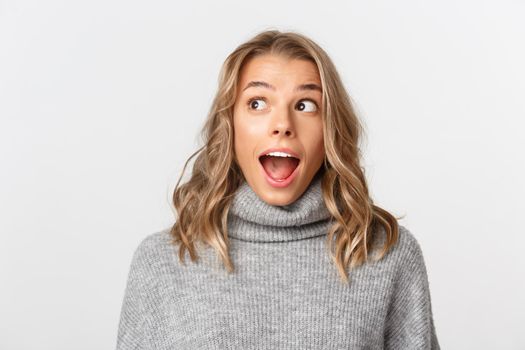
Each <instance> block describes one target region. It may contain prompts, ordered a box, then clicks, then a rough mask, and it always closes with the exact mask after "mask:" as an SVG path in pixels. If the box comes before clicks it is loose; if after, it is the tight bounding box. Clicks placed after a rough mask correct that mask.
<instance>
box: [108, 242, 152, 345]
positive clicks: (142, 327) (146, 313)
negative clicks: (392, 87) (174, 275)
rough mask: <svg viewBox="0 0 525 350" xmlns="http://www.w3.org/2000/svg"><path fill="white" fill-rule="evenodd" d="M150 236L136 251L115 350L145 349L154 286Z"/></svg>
mask: <svg viewBox="0 0 525 350" xmlns="http://www.w3.org/2000/svg"><path fill="white" fill-rule="evenodd" d="M150 241H151V236H150V237H146V238H145V239H144V240H143V241H142V242H141V243H140V244H139V246H138V247H137V248H136V249H135V252H134V254H133V257H132V259H131V265H130V268H129V273H128V277H127V283H126V289H125V292H124V300H123V302H122V306H121V311H120V321H119V326H118V335H117V347H116V349H117V350H128V349H130V350H131V349H134V350H139V349H147V348H148V347H147V339H148V335H149V332H148V330H149V324H150V314H151V305H152V304H151V292H152V290H153V289H152V286H153V274H152V269H151V267H152V264H153V261H152V258H153V256H152V252H151V250H152V247H151V242H150Z"/></svg>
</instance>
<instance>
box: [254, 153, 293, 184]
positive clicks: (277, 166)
mask: <svg viewBox="0 0 525 350" xmlns="http://www.w3.org/2000/svg"><path fill="white" fill-rule="evenodd" d="M261 163H262V166H263V167H264V170H266V172H267V173H268V175H270V176H271V177H272V178H273V179H274V180H282V179H285V178H287V177H288V176H290V174H292V173H293V171H294V170H295V168H296V167H297V164H298V163H299V162H298V159H296V158H291V157H273V156H265V157H262V158H261Z"/></svg>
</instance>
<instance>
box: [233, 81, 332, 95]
mask: <svg viewBox="0 0 525 350" xmlns="http://www.w3.org/2000/svg"><path fill="white" fill-rule="evenodd" d="M250 87H264V88H267V89H271V90H274V91H275V86H273V85H271V84H269V83H267V82H265V81H250V82H249V83H248V84H246V86H245V87H244V89H242V91H244V90H246V89H248V88H250ZM311 90H314V91H315V90H317V91H319V92H323V90H322V89H321V87H320V86H319V85H317V84H314V83H310V84H301V85H299V86H297V87H296V88H295V89H294V91H311Z"/></svg>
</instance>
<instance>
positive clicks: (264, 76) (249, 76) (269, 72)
mask: <svg viewBox="0 0 525 350" xmlns="http://www.w3.org/2000/svg"><path fill="white" fill-rule="evenodd" d="M254 79H260V80H271V81H272V83H273V84H275V85H279V84H285V83H294V84H300V83H304V82H306V81H308V82H318V83H320V81H321V80H320V77H319V71H318V69H317V66H316V65H315V63H313V62H311V61H309V60H306V59H293V58H292V59H290V58H287V57H284V56H280V55H274V54H265V55H260V56H255V57H252V58H250V59H249V60H248V61H246V62H245V63H244V65H243V67H242V68H241V71H240V77H239V84H241V85H242V86H244V85H245V84H246V83H247V82H248V81H250V80H254Z"/></svg>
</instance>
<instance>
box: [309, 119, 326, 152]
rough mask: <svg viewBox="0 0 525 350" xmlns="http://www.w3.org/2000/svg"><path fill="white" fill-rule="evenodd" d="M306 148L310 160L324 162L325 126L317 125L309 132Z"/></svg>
mask: <svg viewBox="0 0 525 350" xmlns="http://www.w3.org/2000/svg"><path fill="white" fill-rule="evenodd" d="M305 148H306V151H307V152H308V154H309V155H310V158H311V159H312V160H313V159H315V160H317V161H319V160H322V159H323V158H324V154H325V150H324V137H323V125H322V124H321V125H316V126H315V127H313V128H310V129H309V130H308V133H307V135H306V138H305Z"/></svg>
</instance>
